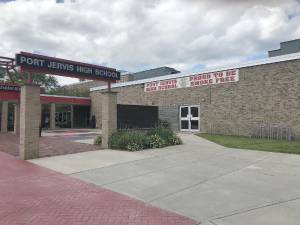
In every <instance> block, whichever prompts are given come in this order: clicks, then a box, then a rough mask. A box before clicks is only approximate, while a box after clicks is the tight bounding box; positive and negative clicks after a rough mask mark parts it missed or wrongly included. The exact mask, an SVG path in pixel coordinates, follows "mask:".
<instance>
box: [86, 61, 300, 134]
mask: <svg viewBox="0 0 300 225" xmlns="http://www.w3.org/2000/svg"><path fill="white" fill-rule="evenodd" d="M239 76H240V81H239V82H237V83H227V84H218V85H211V86H202V87H193V88H182V89H175V90H167V91H159V92H152V93H145V92H144V87H143V84H139V85H133V86H127V87H120V88H114V89H113V90H114V91H117V92H119V94H118V103H121V104H133V105H157V106H160V112H161V113H160V115H161V116H162V117H163V118H164V119H168V118H167V117H168V116H167V115H168V113H167V112H166V110H167V109H168V107H169V110H167V111H169V112H170V113H169V120H171V121H173V120H174V118H173V116H174V115H175V107H177V109H178V106H180V105H189V104H191V105H192V104H197V105H200V124H201V127H200V129H201V132H210V130H211V129H213V130H214V133H222V134H237V135H247V136H248V135H251V133H252V131H253V128H254V127H255V126H258V125H259V124H273V125H280V126H289V127H292V128H293V133H294V136H296V137H297V138H300V60H293V61H285V62H279V63H273V64H266V65H258V66H252V67H247V68H241V69H240V70H239ZM91 96H92V110H94V111H99V107H100V106H99V105H100V104H97V105H95V104H94V103H96V102H98V101H101V97H100V96H101V91H95V92H92V93H91ZM177 117H178V116H177ZM98 119H100V118H97V120H98ZM177 123H178V122H177ZM173 126H174V127H176V126H177V127H178V125H176V124H174V125H173Z"/></svg>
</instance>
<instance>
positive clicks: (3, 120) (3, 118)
mask: <svg viewBox="0 0 300 225" xmlns="http://www.w3.org/2000/svg"><path fill="white" fill-rule="evenodd" d="M7 123H8V102H6V101H5V102H2V112H1V133H7Z"/></svg>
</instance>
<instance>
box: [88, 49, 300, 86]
mask: <svg viewBox="0 0 300 225" xmlns="http://www.w3.org/2000/svg"><path fill="white" fill-rule="evenodd" d="M296 59H300V53H293V54H288V55H282V56H276V57H270V58H264V59H260V60H254V61H249V62H244V63H238V64H232V65H228V66H220V67H212V68H207V69H203V70H199V71H192V72H182V73H176V74H170V75H164V76H159V77H154V78H147V79H142V80H136V81H128V82H123V83H116V84H113V85H112V86H111V88H118V87H125V86H131V85H138V84H144V83H148V82H152V81H161V80H169V79H175V78H180V77H187V76H191V75H195V74H201V73H211V72H217V71H223V70H230V69H240V68H246V67H253V66H259V65H265V64H272V63H278V62H285V61H291V60H296ZM107 88H108V87H107V86H106V85H103V86H99V87H94V88H90V92H93V91H100V90H105V89H107Z"/></svg>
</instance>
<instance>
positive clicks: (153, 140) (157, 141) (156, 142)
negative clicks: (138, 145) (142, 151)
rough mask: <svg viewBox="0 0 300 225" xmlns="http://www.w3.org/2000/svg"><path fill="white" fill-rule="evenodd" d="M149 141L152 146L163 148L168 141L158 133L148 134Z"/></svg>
mask: <svg viewBox="0 0 300 225" xmlns="http://www.w3.org/2000/svg"><path fill="white" fill-rule="evenodd" d="M148 142H149V146H150V148H162V147H164V146H166V141H165V140H164V139H163V138H162V137H161V136H159V135H158V134H152V135H150V136H148Z"/></svg>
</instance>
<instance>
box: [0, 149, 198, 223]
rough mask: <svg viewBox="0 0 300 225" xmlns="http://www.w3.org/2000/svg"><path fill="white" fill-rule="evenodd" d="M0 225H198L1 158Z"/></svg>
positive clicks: (106, 192)
mask: <svg viewBox="0 0 300 225" xmlns="http://www.w3.org/2000/svg"><path fill="white" fill-rule="evenodd" d="M0 196H1V197H0V224H1V225H27V224H30V225H53V224H55V225H196V224H197V222H195V221H193V220H191V219H188V218H185V217H182V216H179V215H177V214H174V213H171V212H168V211H164V210H161V209H159V208H155V207H153V206H151V205H149V204H145V203H143V202H141V201H137V200H134V199H131V198H129V197H126V196H124V195H121V194H118V193H116V192H113V191H109V190H107V189H104V188H100V187H97V186H95V185H93V184H87V183H85V182H83V181H79V180H77V179H74V178H71V177H68V176H65V175H62V174H59V173H56V172H53V171H51V170H48V169H45V168H42V167H39V166H36V165H34V164H31V163H29V162H26V161H21V160H18V159H16V158H14V157H13V156H10V155H7V154H5V153H1V152H0Z"/></svg>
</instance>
